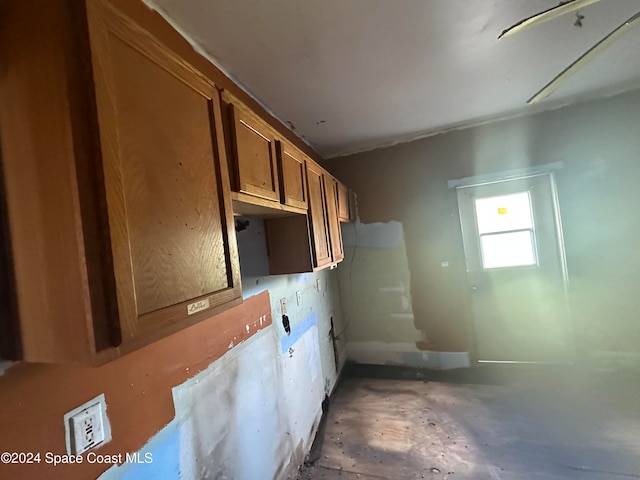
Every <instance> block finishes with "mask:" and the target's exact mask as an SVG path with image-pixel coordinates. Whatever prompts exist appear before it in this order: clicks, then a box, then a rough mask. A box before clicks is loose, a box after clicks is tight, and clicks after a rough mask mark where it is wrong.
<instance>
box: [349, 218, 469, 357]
mask: <svg viewBox="0 0 640 480" xmlns="http://www.w3.org/2000/svg"><path fill="white" fill-rule="evenodd" d="M342 230H343V240H344V248H345V261H344V264H343V268H340V269H339V271H338V273H339V277H340V282H339V285H340V292H341V294H340V298H341V300H342V306H343V312H344V316H345V323H347V324H348V329H347V332H346V337H347V339H348V343H347V356H348V358H349V359H350V360H353V361H356V362H360V363H370V364H382V365H385V364H392V365H409V366H413V367H420V368H438V369H440V368H458V367H464V366H468V364H469V360H468V355H467V353H466V352H436V351H430V348H429V346H430V339H429V337H428V332H427V331H426V330H424V329H422V330H421V329H420V328H418V326H417V325H416V322H415V317H414V313H413V310H412V303H413V302H412V298H411V278H410V277H411V275H410V268H409V264H408V262H407V250H406V245H405V239H404V229H403V225H402V224H401V223H400V222H397V221H390V222H387V223H361V222H360V221H357V222H355V223H351V224H346V225H343V227H342Z"/></svg>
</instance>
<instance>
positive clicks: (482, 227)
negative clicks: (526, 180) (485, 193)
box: [476, 192, 533, 235]
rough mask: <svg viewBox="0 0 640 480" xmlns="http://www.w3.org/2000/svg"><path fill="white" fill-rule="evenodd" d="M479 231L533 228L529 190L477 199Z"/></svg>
mask: <svg viewBox="0 0 640 480" xmlns="http://www.w3.org/2000/svg"><path fill="white" fill-rule="evenodd" d="M476 217H477V219H478V233H480V235H482V234H483V233H494V232H505V231H511V230H525V229H532V228H533V218H532V215H531V198H530V197H529V192H519V193H514V194H511V195H500V196H498V197H486V198H477V199H476Z"/></svg>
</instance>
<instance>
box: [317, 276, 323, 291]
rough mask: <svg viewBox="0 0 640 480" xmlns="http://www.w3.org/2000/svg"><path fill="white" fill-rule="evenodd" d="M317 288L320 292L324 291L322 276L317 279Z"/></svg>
mask: <svg viewBox="0 0 640 480" xmlns="http://www.w3.org/2000/svg"><path fill="white" fill-rule="evenodd" d="M316 290H318V291H319V292H321V291H322V279H321V278H318V279H316Z"/></svg>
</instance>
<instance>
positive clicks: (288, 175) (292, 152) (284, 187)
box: [277, 141, 307, 209]
mask: <svg viewBox="0 0 640 480" xmlns="http://www.w3.org/2000/svg"><path fill="white" fill-rule="evenodd" d="M277 146H278V165H279V167H280V168H279V170H280V191H281V192H282V203H284V204H285V205H289V206H291V207H299V208H304V209H306V208H307V186H306V182H305V180H306V167H305V162H304V155H303V154H302V152H300V150H298V149H297V148H294V147H293V146H291V145H290V144H289V143H288V142H280V141H278V142H277Z"/></svg>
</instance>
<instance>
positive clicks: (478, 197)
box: [457, 174, 573, 362]
mask: <svg viewBox="0 0 640 480" xmlns="http://www.w3.org/2000/svg"><path fill="white" fill-rule="evenodd" d="M457 190H458V206H459V209H460V221H461V225H462V234H463V241H464V248H465V256H466V263H467V277H468V280H469V287H470V290H471V304H472V313H473V330H474V333H475V348H476V355H477V359H478V360H479V361H512V362H564V361H568V360H570V358H571V356H572V353H573V352H572V350H573V349H572V344H573V343H572V334H571V325H570V320H569V315H568V307H567V298H566V287H567V285H566V268H565V262H564V251H563V247H562V237H561V234H560V228H559V222H560V217H559V214H558V209H557V204H556V199H555V191H554V183H553V178H552V176H551V174H545V175H537V176H531V177H526V178H519V179H515V180H507V181H500V182H494V183H487V184H482V185H473V186H465V187H458V189H457Z"/></svg>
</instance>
